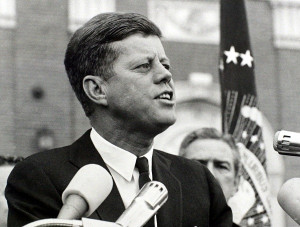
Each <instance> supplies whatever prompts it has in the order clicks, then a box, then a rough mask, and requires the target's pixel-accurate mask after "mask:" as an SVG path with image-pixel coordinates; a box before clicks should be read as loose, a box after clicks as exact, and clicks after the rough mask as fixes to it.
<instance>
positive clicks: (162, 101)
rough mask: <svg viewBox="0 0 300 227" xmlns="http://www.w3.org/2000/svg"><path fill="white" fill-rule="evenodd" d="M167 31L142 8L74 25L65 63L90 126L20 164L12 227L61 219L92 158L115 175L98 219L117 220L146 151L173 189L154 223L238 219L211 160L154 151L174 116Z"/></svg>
mask: <svg viewBox="0 0 300 227" xmlns="http://www.w3.org/2000/svg"><path fill="white" fill-rule="evenodd" d="M160 37H161V32H160V30H159V29H158V28H157V27H156V26H155V25H154V24H153V23H152V22H150V21H149V20H148V19H147V18H145V17H144V16H142V15H139V14H134V13H106V14H100V15H98V16H96V17H94V18H92V19H91V20H90V21H88V22H87V23H86V24H85V25H84V26H83V27H81V28H80V29H79V30H77V31H76V32H75V33H74V35H73V36H72V38H71V40H70V42H69V45H68V48H67V51H66V56H65V67H66V71H67V74H68V77H69V80H70V83H71V85H72V87H73V89H74V91H75V94H76V96H77V98H78V99H79V101H80V102H81V104H82V106H83V109H84V111H85V113H86V115H87V116H88V118H89V120H90V123H91V126H92V129H91V130H89V131H87V132H86V133H85V134H84V135H83V136H82V137H81V138H80V139H78V140H77V141H76V142H74V143H73V144H72V145H70V146H67V147H63V148H58V149H54V150H51V151H46V152H42V153H39V154H36V155H33V156H31V157H29V158H27V159H26V160H24V161H23V162H22V163H20V164H19V165H17V166H16V167H15V169H14V170H13V172H12V174H11V175H10V177H9V180H8V184H7V188H6V198H7V200H8V206H9V214H8V226H14V227H15V226H21V225H24V224H26V223H29V222H31V221H34V220H37V219H43V218H50V217H52V218H55V217H57V215H58V213H59V210H60V208H61V207H62V201H61V194H62V192H63V191H64V189H65V188H66V186H67V185H68V183H69V182H70V180H71V179H72V178H73V176H74V175H75V173H76V172H77V171H78V169H79V168H81V167H83V166H84V165H86V164H90V163H95V164H98V165H101V166H103V167H104V168H105V169H107V170H108V171H109V173H110V174H111V175H112V178H113V181H114V184H113V189H112V192H111V193H110V195H109V196H108V198H107V199H106V200H105V201H104V202H103V203H102V204H101V205H100V206H99V208H98V209H97V210H96V211H95V212H94V213H93V214H92V215H91V216H90V218H94V219H102V220H106V221H112V222H113V221H115V220H116V219H117V218H118V217H119V216H120V215H121V213H122V212H123V211H124V209H125V208H126V207H128V206H129V204H130V203H131V201H132V200H133V198H134V197H135V196H136V194H137V192H138V191H139V185H138V179H139V172H138V170H137V168H136V167H135V163H136V161H137V159H138V158H140V157H145V158H146V160H147V161H148V163H149V177H150V179H153V180H157V181H160V182H162V183H163V184H164V185H165V186H166V187H167V189H168V192H169V198H168V200H167V202H166V204H165V205H164V206H163V207H162V208H161V209H160V210H159V211H158V214H157V215H156V217H155V218H154V220H153V221H152V222H151V225H152V226H231V225H232V213H231V210H230V208H229V207H228V206H227V205H226V201H225V198H224V195H223V193H222V190H221V188H220V186H219V184H218V183H217V182H216V180H215V179H214V177H213V176H212V175H211V174H210V173H209V171H208V170H207V169H206V168H205V167H203V166H202V165H201V164H199V163H197V162H194V161H191V160H187V159H184V158H181V157H178V156H174V155H171V154H167V153H164V152H161V151H157V150H154V149H153V138H154V137H155V136H156V135H157V134H159V133H161V132H162V131H164V130H165V129H167V128H168V127H169V126H170V125H172V124H173V123H174V122H175V93H174V85H173V80H172V74H171V72H170V62H169V59H168V58H167V56H166V54H165V51H164V48H163V46H162V43H161V41H160ZM95 180H101V179H95Z"/></svg>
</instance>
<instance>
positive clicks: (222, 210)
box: [204, 168, 233, 227]
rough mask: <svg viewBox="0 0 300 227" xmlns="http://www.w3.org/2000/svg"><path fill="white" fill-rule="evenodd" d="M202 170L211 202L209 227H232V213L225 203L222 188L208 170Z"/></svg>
mask: <svg viewBox="0 0 300 227" xmlns="http://www.w3.org/2000/svg"><path fill="white" fill-rule="evenodd" d="M204 169H205V172H206V176H207V180H208V185H209V190H210V200H211V206H210V220H209V223H210V224H209V226H214V227H228V226H232V225H233V223H232V211H231V208H230V207H229V206H228V205H227V203H226V200H225V196H224V193H223V191H222V188H221V186H220V185H219V183H218V182H217V180H216V179H215V178H214V177H213V175H212V174H211V173H210V172H209V170H208V169H206V168H204Z"/></svg>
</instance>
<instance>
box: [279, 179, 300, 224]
mask: <svg viewBox="0 0 300 227" xmlns="http://www.w3.org/2000/svg"><path fill="white" fill-rule="evenodd" d="M299 188H300V178H293V179H290V180H288V181H286V182H285V183H284V184H283V185H282V186H281V188H280V190H279V192H278V195H277V200H278V203H279V205H280V206H281V207H282V209H283V210H284V211H285V212H286V213H287V214H288V215H289V216H290V217H291V218H292V219H293V220H294V221H295V222H297V223H298V224H299V225H300V191H299Z"/></svg>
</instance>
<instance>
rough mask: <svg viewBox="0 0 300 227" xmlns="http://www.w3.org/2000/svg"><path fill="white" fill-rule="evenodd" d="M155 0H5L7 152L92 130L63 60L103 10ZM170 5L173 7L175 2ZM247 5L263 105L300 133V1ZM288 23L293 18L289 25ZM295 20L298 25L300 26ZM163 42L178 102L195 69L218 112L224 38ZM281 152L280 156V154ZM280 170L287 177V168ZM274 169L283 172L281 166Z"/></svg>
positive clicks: (262, 0)
mask: <svg viewBox="0 0 300 227" xmlns="http://www.w3.org/2000/svg"><path fill="white" fill-rule="evenodd" d="M153 2H155V1H147V0H139V1H131V0H116V1H113V0H89V1H84V2H83V1H80V0H30V1H24V0H0V53H1V55H0V101H1V108H0V130H1V136H0V144H1V146H0V154H14V155H21V156H28V155H30V154H32V153H34V152H38V151H39V149H42V148H43V147H45V148H47V147H52V146H55V147H56V146H63V145H67V144H69V143H70V142H72V141H73V140H74V139H75V138H78V136H80V135H81V134H82V133H83V132H84V131H85V130H86V129H88V128H89V124H88V120H87V119H86V118H85V116H84V113H83V111H82V110H81V107H80V105H79V103H78V101H77V100H76V98H75V96H74V94H73V92H72V89H71V87H70V85H69V82H68V79H67V76H66V73H65V71H64V65H63V58H64V52H65V49H66V45H67V42H68V40H69V38H70V35H71V33H72V31H74V28H76V27H77V26H78V25H80V24H81V23H82V22H84V21H85V20H86V19H88V18H90V17H91V16H92V14H96V13H98V12H101V11H111V10H115V11H123V12H138V13H141V14H144V15H149V13H151V9H149V7H153V4H154V5H155V3H153ZM165 2H166V1H165ZM167 2H169V4H172V0H170V1H167ZM175 2H178V1H174V3H175ZM194 3H204V4H206V5H209V4H213V5H214V6H210V7H218V1H217V0H199V1H180V4H182V5H185V4H194ZM246 3H247V11H248V22H249V29H250V34H251V43H252V49H253V51H254V58H255V63H256V69H255V74H256V82H257V92H258V97H259V102H260V109H261V110H262V112H263V113H264V115H265V117H266V119H268V124H269V125H271V127H270V128H272V130H273V131H277V130H280V129H285V130H290V131H298V132H300V114H299V113H300V105H299V103H300V100H299V95H300V86H298V83H299V82H298V81H299V79H300V74H299V71H300V64H299V63H298V62H299V59H300V48H299V47H300V25H299V21H300V20H298V19H299V16H297V15H299V12H300V4H299V2H298V1H296V0H293V1H292V0H289V1H284V0H281V1H279V0H277V1H276V0H274V1H268V0H247V1H246ZM152 10H153V9H152ZM297 18H298V19H297ZM284 21H287V23H285V24H283V23H284ZM296 21H298V22H296ZM293 23H296V24H294V27H292V25H293ZM297 23H298V24H297ZM287 24H288V25H290V27H289V26H286V25H287ZM163 42H164V46H165V50H166V53H167V54H168V56H169V58H170V59H171V63H172V65H173V69H174V71H173V76H174V80H175V82H177V84H178V86H179V87H180V86H181V88H180V89H181V91H182V92H181V93H182V95H181V96H180V95H179V99H184V98H183V96H184V91H183V90H184V88H182V86H183V87H184V85H182V84H183V83H185V82H186V81H190V82H189V83H190V84H191V81H193V80H191V75H192V73H193V72H198V74H197V75H200V76H201V75H202V76H203V77H205V78H207V79H206V80H204V82H203V80H200V82H199V83H200V85H199V86H200V87H203V83H206V85H207V84H208V85H207V86H212V87H213V96H215V97H214V99H215V100H213V101H212V100H211V97H210V98H209V97H208V96H210V95H212V93H211V92H212V90H211V89H210V88H208V87H207V86H206V88H203V90H202V91H200V94H198V95H199V97H198V98H199V100H201V101H200V102H204V103H206V104H205V106H207V108H208V109H210V108H211V111H212V112H213V113H217V111H218V110H219V106H218V105H219V97H217V96H219V93H218V92H217V91H218V67H217V65H218V54H219V47H218V40H215V41H213V42H210V41H207V40H202V41H201V40H200V41H184V39H183V40H176V39H171V38H170V39H168V38H166V39H165V40H164V41H163ZM199 72H200V73H199ZM194 75H195V74H194ZM189 79H190V80H189ZM198 81H199V80H198ZM201 81H202V82H201ZM205 81H206V82H205ZM207 81H208V82H207ZM204 87H205V86H204ZM181 93H180V92H179V94H181ZM185 93H186V92H185ZM196 95H197V94H196ZM205 100H209V102H206V101H205ZM198 103H199V102H198ZM184 106H185V105H184V104H183V105H179V107H180V108H184ZM186 107H187V108H189V107H190V105H187V106H186ZM204 116H206V117H207V116H208V115H207V114H206V115H205V114H204ZM214 116H215V117H216V119H217V120H216V119H211V120H210V121H209V122H215V123H216V124H218V123H219V122H220V121H219V117H218V116H217V115H214ZM183 118H184V117H183ZM271 152H273V151H271ZM174 153H176V152H174ZM274 155H277V154H276V153H275V151H274ZM280 158H281V159H283V160H284V163H285V164H286V166H289V167H288V168H286V169H285V172H284V175H283V176H282V179H283V180H285V179H289V178H291V177H299V171H300V160H297V158H291V157H283V158H282V157H280ZM275 168H276V167H275ZM278 169H280V171H278V174H281V175H282V174H283V167H282V166H278ZM271 172H272V171H271ZM273 172H274V174H275V175H276V174H277V172H276V170H273ZM290 224H291V225H292V221H291V220H289V219H288V220H287V226H290Z"/></svg>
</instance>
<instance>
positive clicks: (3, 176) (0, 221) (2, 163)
mask: <svg viewBox="0 0 300 227" xmlns="http://www.w3.org/2000/svg"><path fill="white" fill-rule="evenodd" d="M22 160H23V158H22V157H17V156H0V226H1V227H5V226H6V225H7V223H6V222H7V211H8V208H7V202H6V199H5V197H4V189H5V187H6V182H7V178H8V175H9V174H10V172H11V170H12V169H13V167H14V166H15V164H16V163H18V162H20V161H22Z"/></svg>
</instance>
